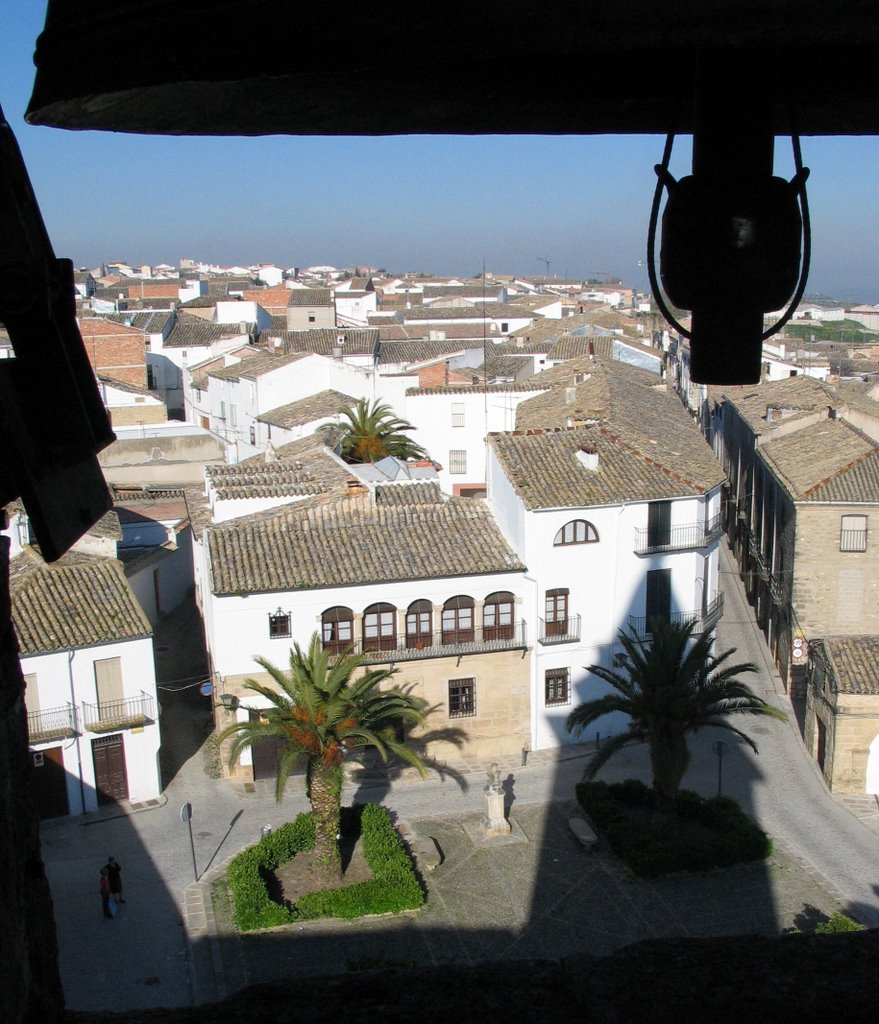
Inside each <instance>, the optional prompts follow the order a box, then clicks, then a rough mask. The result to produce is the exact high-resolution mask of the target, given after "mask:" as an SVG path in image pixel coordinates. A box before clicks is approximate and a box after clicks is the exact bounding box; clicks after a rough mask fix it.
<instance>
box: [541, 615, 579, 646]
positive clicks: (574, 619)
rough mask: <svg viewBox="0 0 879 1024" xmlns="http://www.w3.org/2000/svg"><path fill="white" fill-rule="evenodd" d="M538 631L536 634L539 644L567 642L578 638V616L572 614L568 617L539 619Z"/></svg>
mask: <svg viewBox="0 0 879 1024" xmlns="http://www.w3.org/2000/svg"><path fill="white" fill-rule="evenodd" d="M538 621H539V626H540V631H539V633H538V636H537V642H538V643H539V644H543V645H546V644H568V643H572V642H573V641H576V640H579V639H580V616H579V615H572V616H571V617H570V618H569V619H552V620H550V621H546V620H545V619H539V620H538Z"/></svg>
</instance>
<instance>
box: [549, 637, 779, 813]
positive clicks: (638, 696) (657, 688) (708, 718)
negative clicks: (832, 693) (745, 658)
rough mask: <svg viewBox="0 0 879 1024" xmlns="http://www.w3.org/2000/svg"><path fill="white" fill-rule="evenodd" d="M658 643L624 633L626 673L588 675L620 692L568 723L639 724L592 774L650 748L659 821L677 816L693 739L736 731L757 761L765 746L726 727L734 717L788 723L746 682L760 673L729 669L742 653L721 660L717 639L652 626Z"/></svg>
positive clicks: (598, 759) (600, 756)
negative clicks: (628, 752) (707, 730)
mask: <svg viewBox="0 0 879 1024" xmlns="http://www.w3.org/2000/svg"><path fill="white" fill-rule="evenodd" d="M649 626H650V631H651V634H652V637H653V640H652V642H651V643H649V644H646V645H645V644H642V643H641V642H640V641H639V639H638V636H637V634H636V633H635V631H634V630H632V631H631V632H629V633H626V632H625V631H624V630H621V631H620V633H619V642H620V643H621V644H622V646H623V649H624V650H625V655H624V657H623V662H622V665H621V666H620V670H616V669H610V668H605V667H604V666H602V665H590V666H589V668H588V671H589V672H591V673H592V674H593V675H596V676H598V678H599V679H603V680H604V681H605V682H606V683H610V685H611V686H612V687H613V688H614V690H615V691H616V692H615V693H608V694H605V696H603V697H596V698H595V700H589V701H586V702H585V703H584V704H581V705H580V706H579V707H576V708H574V710H573V711H572V712H571V713H570V715H568V720H567V728H568V730H569V731H576V732H577V733H580V732H582V730H583V729H585V728H586V727H587V726H588V725H590V724H591V723H593V722H595V721H597V719H599V718H601V717H602V716H603V715H607V714H610V713H611V712H614V711H622V712H623V713H624V714H626V715H628V716H629V717H630V719H631V721H630V722H629V729H628V731H627V732H624V733H620V734H619V735H618V736H614V737H612V738H611V739H609V740H608V741H607V742H606V743H605V745H604V746H603V747H602V748H601V749H600V750H599V751H598V752H597V753H596V755H595V757H594V758H593V759H592V761H591V762H590V764H589V766H588V767H587V768H586V771H585V772H584V776H583V777H584V778H585V779H592V778H594V777H595V775H596V774H597V773H598V772H599V770H600V769H601V768H602V766H603V765H604V764H606V762H607V761H608V760H609V759H610V758H611V757H613V755H614V754H615V753H616V752H617V751H618V750H621V749H622V748H623V747H625V746H627V745H628V744H630V743H640V742H647V743H648V744H649V745H650V765H651V769H652V772H653V790H654V793H655V794H656V805H655V808H656V817H657V820H660V821H667V820H669V819H672V818H673V817H674V814H675V797H676V795H677V792H678V790H679V789H680V785H681V780H682V779H683V777H684V773H685V772H686V770H687V767H688V765H689V763H690V750H689V747H688V745H687V735H688V734H689V733H695V732H697V731H698V730H699V729H701V728H703V727H704V726H708V725H710V726H716V727H718V728H720V729H728V730H730V732H734V733H735V734H736V735H737V736H740V737H741V738H742V739H743V740H744V741H745V742H746V743H747V744H748V746H750V747H751V749H752V750H753V751H754V753H755V754H756V753H757V745H756V744H755V743H754V741H753V740H752V739H751V737H750V736H747V735H746V734H745V733H743V732H741V731H740V730H739V729H737V728H736V727H735V726H734V725H732V724H731V723H730V722H728V721H726V720H725V719H726V718H727V717H728V716H730V715H767V716H769V717H771V718H777V719H780V720H781V721H786V719H787V716H786V715H785V714H784V712H783V711H780V710H779V709H778V708H775V707H772V705H770V704H767V702H766V701H765V700H763V699H762V697H758V696H757V695H756V694H755V693H754V692H753V691H752V690H751V689H750V687H748V686H747V684H745V683H743V682H741V680H740V679H738V678H737V677H738V676H741V675H744V674H745V673H748V672H756V671H757V667H756V666H755V665H753V664H752V663H751V662H743V663H741V664H737V665H729V664H727V659H728V658H729V657H730V656H731V655H732V654H734V653H735V648H731V649H730V650H728V651H724V652H723V654H720V655H718V656H716V657H715V656H714V654H713V653H712V647H713V644H714V635H713V633H711V632H706V633H703V634H702V635H701V636H698V637H697V638H696V639H695V641H694V633H695V630H696V623H695V622H693V621H691V622H686V623H681V624H679V623H673V622H668V621H666V620H665V619H662V618H652V619H651V620H650V623H649Z"/></svg>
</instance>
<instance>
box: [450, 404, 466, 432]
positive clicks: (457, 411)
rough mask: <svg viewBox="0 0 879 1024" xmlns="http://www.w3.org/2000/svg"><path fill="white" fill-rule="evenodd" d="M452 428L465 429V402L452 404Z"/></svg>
mask: <svg viewBox="0 0 879 1024" xmlns="http://www.w3.org/2000/svg"><path fill="white" fill-rule="evenodd" d="M452 426H453V427H463V426H464V403H463V402H452Z"/></svg>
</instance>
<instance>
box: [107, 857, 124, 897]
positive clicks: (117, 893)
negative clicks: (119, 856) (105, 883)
mask: <svg viewBox="0 0 879 1024" xmlns="http://www.w3.org/2000/svg"><path fill="white" fill-rule="evenodd" d="M104 870H105V871H106V872H107V878H108V879H109V881H110V895H111V896H112V897H113V899H114V900H116V902H117V903H124V902H125V900H124V899H122V865H121V864H119V863H118V862H117V860H116V858H115V857H108V858H107V863H106V864H105V865H104Z"/></svg>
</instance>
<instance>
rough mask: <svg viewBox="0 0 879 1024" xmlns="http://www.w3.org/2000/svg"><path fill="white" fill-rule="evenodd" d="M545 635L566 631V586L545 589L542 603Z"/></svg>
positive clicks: (557, 634) (556, 634) (558, 634)
mask: <svg viewBox="0 0 879 1024" xmlns="http://www.w3.org/2000/svg"><path fill="white" fill-rule="evenodd" d="M544 612H545V622H546V635H547V636H560V635H563V634H565V633H567V631H568V588H567V587H559V588H557V589H556V590H547V592H546V601H545V603H544Z"/></svg>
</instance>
